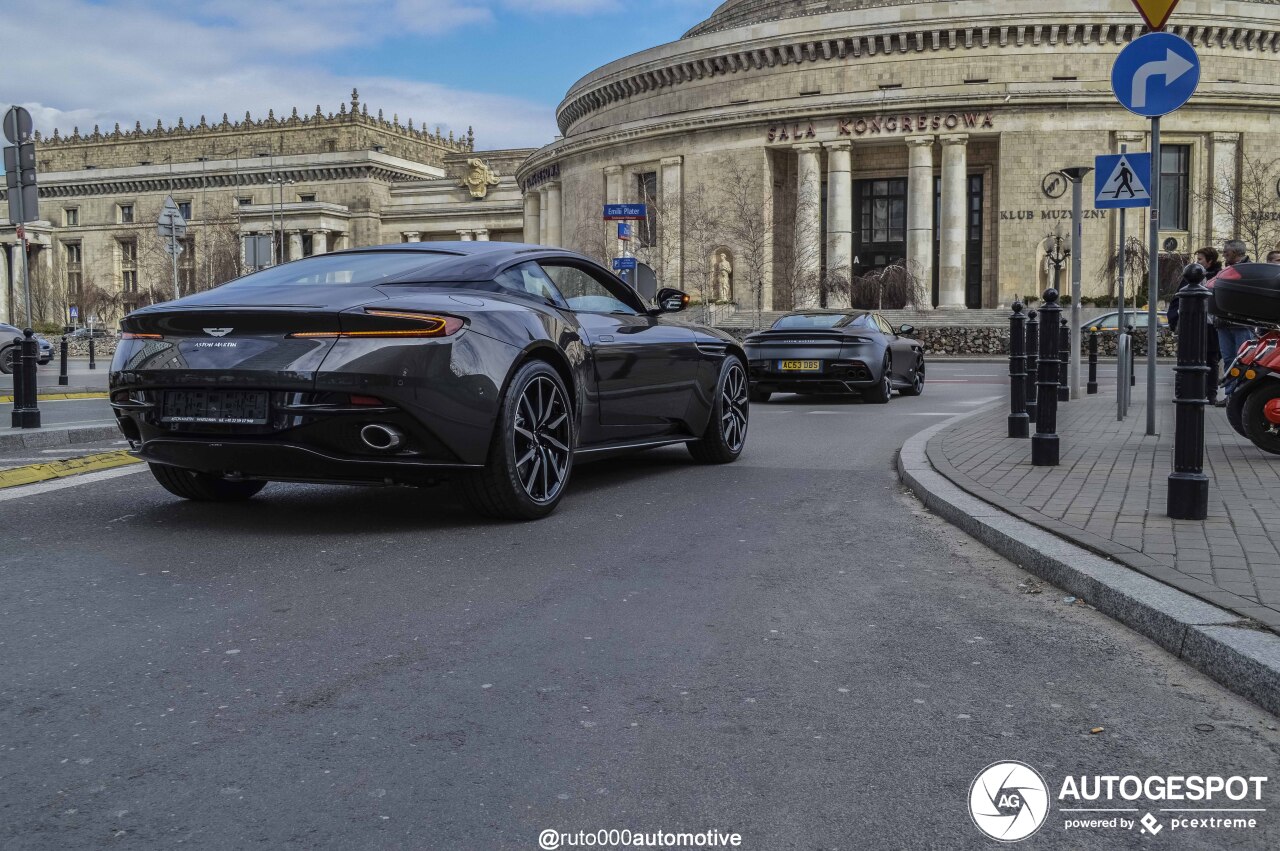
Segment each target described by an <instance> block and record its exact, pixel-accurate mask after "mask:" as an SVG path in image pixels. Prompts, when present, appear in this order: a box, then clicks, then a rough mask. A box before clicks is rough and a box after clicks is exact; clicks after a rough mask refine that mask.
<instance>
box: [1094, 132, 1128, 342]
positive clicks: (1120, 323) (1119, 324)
mask: <svg viewBox="0 0 1280 851" xmlns="http://www.w3.org/2000/svg"><path fill="white" fill-rule="evenodd" d="M1120 153H1122V154H1127V153H1129V146H1128V145H1121V146H1120ZM1094 179H1095V180H1096V179H1097V178H1096V177H1095V178H1094ZM1116 212H1118V213H1119V214H1120V270H1119V272H1118V277H1119V281H1118V282H1117V289H1118V290H1119V291H1120V316H1119V317H1118V318H1117V319H1116V334H1117V335H1118V334H1120V333H1122V332H1123V331H1124V271H1125V269H1124V267H1125V261H1126V260H1127V259H1128V257H1129V252H1128V251H1127V250H1126V248H1125V244H1124V219H1125V215H1124V214H1125V212H1126V211H1125V209H1124V208H1123V207H1121V208H1120V209H1119V210H1117V211H1116Z"/></svg>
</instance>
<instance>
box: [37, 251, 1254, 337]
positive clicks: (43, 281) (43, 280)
mask: <svg viewBox="0 0 1280 851" xmlns="http://www.w3.org/2000/svg"><path fill="white" fill-rule="evenodd" d="M49 243H50V244H49V245H41V246H40V251H39V252H38V253H37V254H36V268H38V269H39V270H40V286H41V289H43V290H44V292H47V293H62V294H64V295H65V293H66V284H67V282H66V281H65V280H64V281H55V280H54V279H53V240H52V238H51V239H50V241H49ZM1263 256H1264V257H1265V256H1266V255H1263ZM178 262H179V263H181V262H182V259H181V258H179V259H178ZM179 274H181V273H179ZM32 301H34V299H32ZM60 301H65V298H64V299H60ZM31 309H32V310H35V309H36V308H35V305H34V304H33V305H32V308H31ZM59 312H60V313H61V312H62V311H61V309H59ZM37 315H38V314H37ZM39 318H41V319H47V318H48V317H45V316H40V317H39ZM66 318H67V317H66V315H65V314H64V315H63V316H62V317H61V320H60V321H66Z"/></svg>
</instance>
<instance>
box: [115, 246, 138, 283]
mask: <svg viewBox="0 0 1280 851" xmlns="http://www.w3.org/2000/svg"><path fill="white" fill-rule="evenodd" d="M116 245H117V246H118V247H119V249H120V288H121V289H122V290H123V291H124V292H126V293H136V292H137V291H138V241H137V240H136V239H121V240H118V241H117V242H116Z"/></svg>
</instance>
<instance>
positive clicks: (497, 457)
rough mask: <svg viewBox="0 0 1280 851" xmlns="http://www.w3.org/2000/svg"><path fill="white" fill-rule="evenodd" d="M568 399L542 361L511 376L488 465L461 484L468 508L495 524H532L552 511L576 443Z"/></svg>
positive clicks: (566, 481)
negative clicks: (530, 521) (483, 515)
mask: <svg viewBox="0 0 1280 851" xmlns="http://www.w3.org/2000/svg"><path fill="white" fill-rule="evenodd" d="M569 399H570V397H569V393H568V391H567V390H566V389H565V386H564V381H563V380H561V378H560V374H559V373H558V372H556V371H555V369H554V368H552V366H551V364H549V363H547V362H546V361H541V360H533V361H529V362H528V363H526V364H524V365H523V366H521V367H520V369H518V370H517V371H516V374H515V376H514V377H513V378H512V379H511V383H510V384H509V385H508V386H507V392H506V394H505V395H504V396H503V399H502V408H501V409H500V410H499V413H498V422H497V425H496V427H495V428H494V430H493V442H492V443H491V444H490V446H489V458H488V461H487V462H486V463H485V465H484V468H483V469H481V470H477V471H475V472H474V473H470V474H468V475H467V476H465V477H464V478H463V479H462V480H461V485H462V493H463V495H464V496H465V497H466V499H467V502H468V503H469V504H470V505H471V507H472V508H474V509H475V510H476V511H478V512H480V513H481V514H485V515H488V516H489V517H496V518H498V519H501V520H537V519H539V518H542V517H546V516H547V515H548V514H550V513H551V512H553V511H555V509H556V506H557V505H559V504H560V499H561V498H562V497H563V496H564V491H565V488H566V487H567V486H568V484H569V474H570V473H571V472H572V471H573V447H574V443H575V441H576V440H577V434H576V433H575V421H574V411H573V405H572V404H571V402H570V401H569ZM530 424H532V425H530ZM547 471H551V472H550V473H548V472H547ZM557 474H558V478H556V476H557Z"/></svg>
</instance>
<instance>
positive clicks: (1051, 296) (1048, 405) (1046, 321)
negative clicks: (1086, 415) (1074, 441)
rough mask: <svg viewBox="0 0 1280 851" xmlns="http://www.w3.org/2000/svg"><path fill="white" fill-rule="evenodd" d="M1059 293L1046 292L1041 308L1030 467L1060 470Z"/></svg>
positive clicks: (1060, 311) (1052, 290)
mask: <svg viewBox="0 0 1280 851" xmlns="http://www.w3.org/2000/svg"><path fill="white" fill-rule="evenodd" d="M1060 313H1062V308H1061V307H1058V291H1057V290H1055V289H1053V288H1052V287H1050V288H1049V289H1047V290H1045V291H1044V307H1042V308H1040V322H1041V325H1042V326H1043V328H1044V333H1043V334H1041V335H1040V362H1039V363H1038V364H1037V368H1038V369H1039V370H1040V380H1039V381H1038V382H1037V383H1038V384H1039V390H1040V398H1039V400H1038V401H1037V402H1036V433H1035V434H1034V435H1033V436H1032V438H1031V463H1032V464H1034V465H1036V466H1037V467H1056V466H1058V435H1057V428H1058V353H1059V349H1058V340H1057V339H1055V336H1056V335H1055V334H1054V333H1053V329H1055V328H1057V327H1058V315H1059V314H1060Z"/></svg>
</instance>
